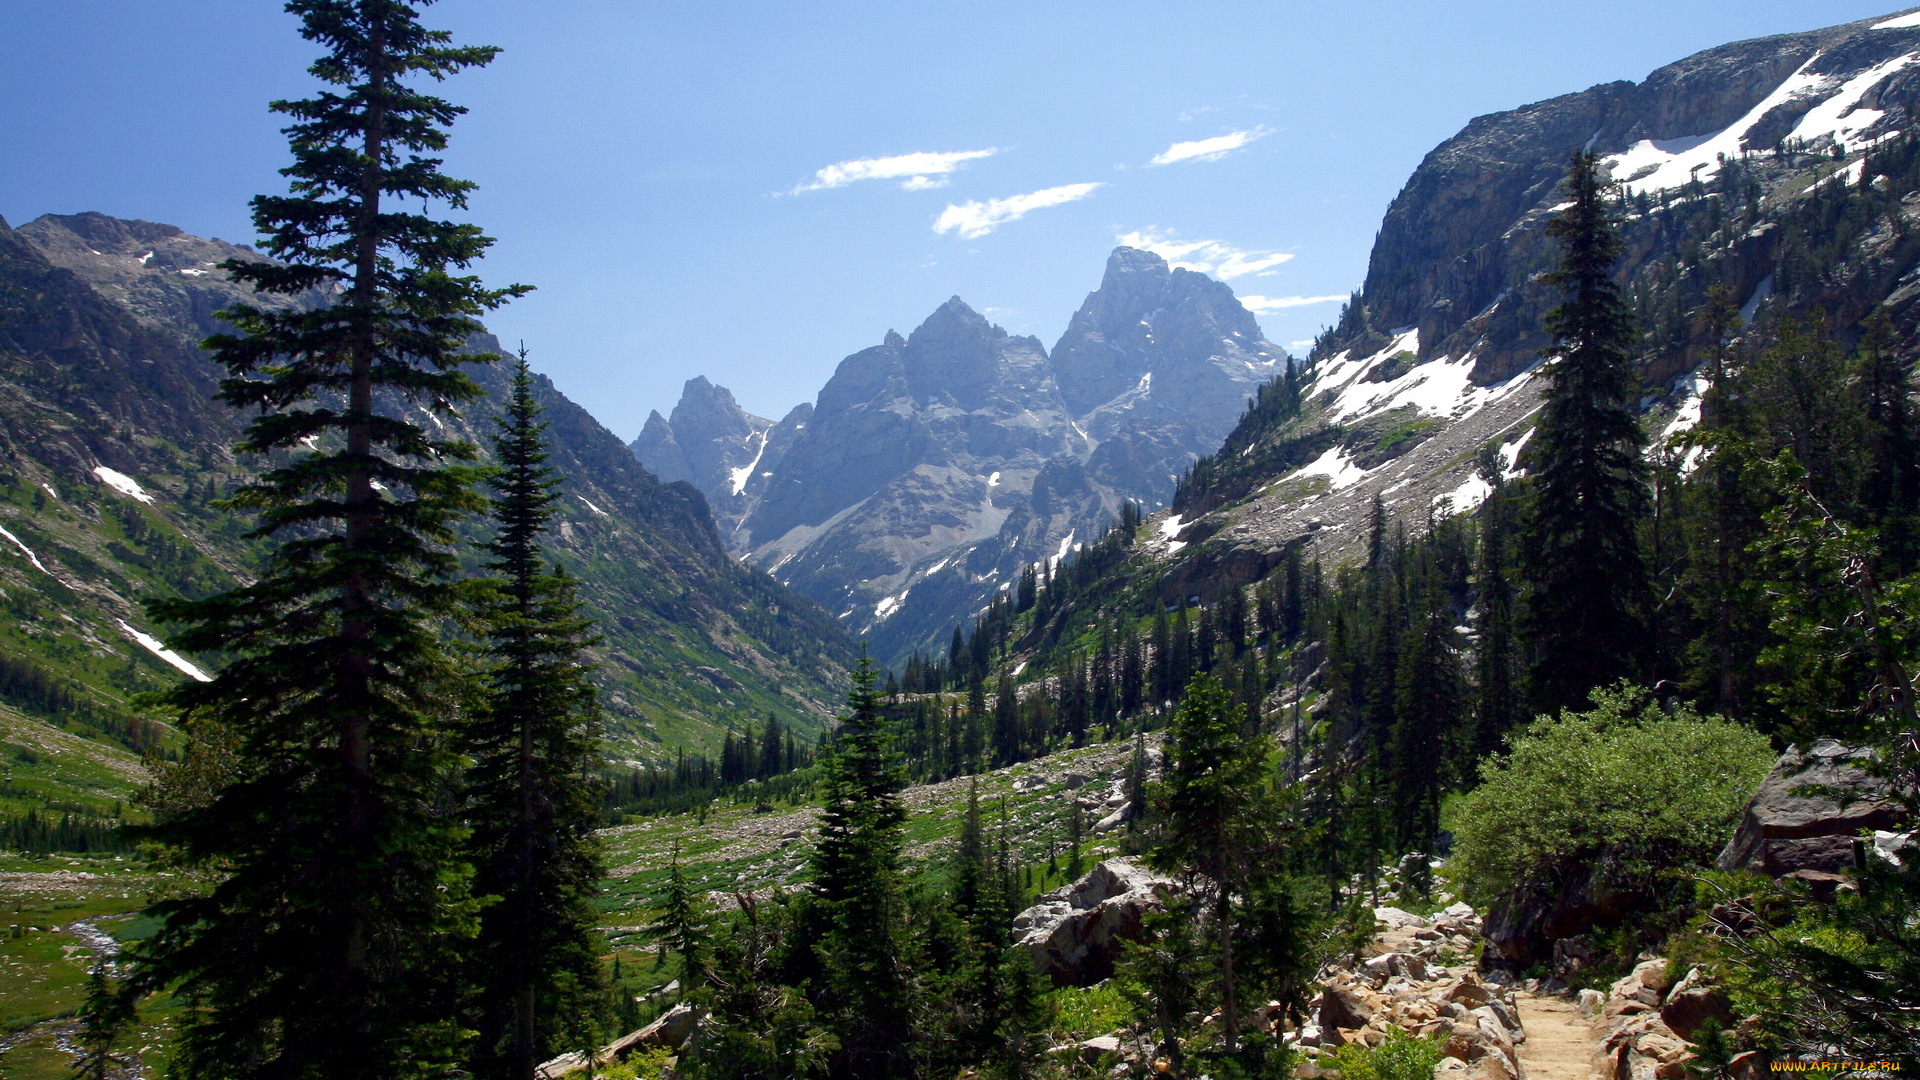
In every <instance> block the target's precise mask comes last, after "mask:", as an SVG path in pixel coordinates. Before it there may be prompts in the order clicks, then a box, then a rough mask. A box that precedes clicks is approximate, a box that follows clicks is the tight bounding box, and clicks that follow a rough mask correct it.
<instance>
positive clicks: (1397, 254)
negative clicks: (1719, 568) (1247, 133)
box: [1105, 13, 1920, 613]
mask: <svg viewBox="0 0 1920 1080" xmlns="http://www.w3.org/2000/svg"><path fill="white" fill-rule="evenodd" d="M1915 105H1920V13H1914V14H1908V15H1902V16H1892V17H1886V18H1880V19H1871V20H1864V21H1862V22H1857V23H1850V24H1847V25H1844V26H1838V27H1833V28H1830V29H1825V30H1818V31H1812V32H1808V33H1802V34H1791V35H1783V36H1779V37H1772V38H1765V39H1761V40H1757V41H1748V42H1738V43H1735V44H1731V45H1726V46H1722V47H1719V48H1716V49H1711V50H1708V51H1706V52H1703V53H1700V54H1698V55H1696V56H1693V57H1689V58H1687V59H1685V60H1682V61H1680V62H1678V63H1676V64H1672V65H1670V66H1668V67H1664V68H1661V69H1660V70H1658V71H1656V72H1654V73H1653V74H1651V75H1650V76H1648V78H1647V79H1646V80H1645V81H1643V82H1640V83H1637V84H1636V83H1624V82H1623V83H1612V84H1607V85H1603V86H1597V87H1594V88H1592V89H1589V90H1585V91H1581V92H1579V93H1574V94H1568V95H1565V96H1563V97H1559V98H1554V99H1552V100H1549V101H1544V102H1540V103H1537V104H1534V105H1529V106H1525V107H1523V108H1519V109H1515V110H1512V111H1510V112H1504V113H1496V114H1493V115H1490V116H1483V117H1480V118H1478V119H1475V120H1473V121H1472V122H1470V123H1469V124H1467V126H1466V127H1465V128H1464V129H1463V130H1462V131H1461V132H1460V134H1458V135H1456V136H1455V137H1453V138H1452V139H1449V140H1448V141H1447V142H1445V143H1443V144H1442V145H1441V146H1439V147H1438V148H1436V149H1435V150H1434V151H1433V152H1432V153H1431V154H1429V155H1428V156H1427V158H1426V159H1425V161H1423V162H1422V164H1421V165H1420V167H1419V168H1418V169H1417V170H1416V171H1415V172H1414V174H1413V176H1412V177H1411V178H1410V179H1409V180H1408V182H1407V184H1406V187H1405V188H1404V189H1403V190H1402V191H1401V193H1400V195H1399V196H1398V197H1397V198H1396V199H1395V200H1394V202H1393V204H1392V206H1391V207H1390V209H1389V210H1388V212H1387V216H1386V219H1385V221H1384V223H1383V224H1382V227H1381V231H1380V235H1379V239H1378V241H1377V243H1376V245H1375V247H1374V250H1373V253H1372V257H1371V262H1370V265H1369V271H1368V275H1367V280H1366V283H1365V285H1364V286H1363V288H1362V289H1361V290H1360V291H1359V292H1358V293H1356V294H1355V296H1354V297H1353V300H1352V302H1351V303H1349V304H1348V305H1347V307H1346V308H1345V309H1344V311H1343V313H1342V315H1341V318H1340V321H1339V323H1338V325H1337V326H1336V327H1335V328H1334V329H1332V330H1331V331H1329V332H1328V333H1327V334H1325V335H1323V336H1322V337H1321V339H1320V340H1319V341H1318V342H1317V343H1316V344H1315V347H1314V350H1313V352H1312V355H1311V359H1310V361H1309V363H1310V367H1309V368H1308V370H1307V371H1306V374H1305V378H1304V380H1303V384H1302V387H1301V392H1300V398H1301V405H1300V407H1299V409H1298V410H1297V411H1293V410H1291V409H1278V408H1265V409H1253V410H1249V412H1248V413H1247V414H1246V415H1245V417H1243V419H1242V421H1241V423H1240V424H1239V425H1238V426H1237V427H1236V428H1235V430H1234V431H1233V432H1232V433H1230V434H1229V435H1228V436H1227V439H1226V442H1225V443H1224V444H1223V447H1222V449H1221V450H1220V451H1218V452H1217V453H1215V454H1213V455H1211V456H1210V457H1208V458H1205V459H1203V460H1202V461H1201V462H1200V463H1199V464H1198V465H1197V466H1196V470H1195V474H1194V477H1193V479H1192V480H1191V481H1190V482H1188V483H1185V484H1183V485H1182V487H1181V490H1180V491H1179V493H1178V494H1177V495H1176V497H1175V499H1174V501H1173V504H1172V505H1171V506H1170V507H1169V513H1168V514H1167V516H1166V517H1165V518H1163V519H1161V520H1159V521H1157V522H1154V523H1151V527H1150V529H1149V530H1148V532H1147V533H1146V534H1145V535H1147V536H1148V537H1149V538H1150V540H1149V542H1147V543H1144V544H1136V545H1135V547H1134V551H1133V553H1132V554H1131V555H1130V556H1129V562H1128V565H1127V566H1126V567H1124V568H1123V569H1121V570H1120V571H1119V572H1118V573H1117V576H1116V578H1115V580H1114V582H1113V583H1112V588H1110V589H1106V590H1105V592H1106V594H1107V595H1111V596H1126V597H1129V598H1131V599H1134V600H1137V598H1138V597H1140V596H1143V595H1147V594H1152V595H1154V596H1156V597H1158V599H1160V600H1162V601H1165V602H1175V601H1177V600H1181V599H1189V598H1191V597H1193V596H1196V595H1197V596H1200V597H1201V598H1202V599H1203V600H1211V599H1213V598H1215V597H1218V596H1220V595H1223V594H1224V592H1225V590H1228V589H1231V588H1234V587H1236V586H1241V585H1246V584H1249V583H1251V582H1253V581H1257V580H1260V579H1261V578H1263V577H1264V576H1265V575H1266V574H1268V573H1269V572H1271V571H1272V570H1273V569H1274V567H1275V566H1277V565H1278V564H1279V562H1280V561H1281V558H1282V553H1283V552H1284V551H1285V550H1287V549H1288V548H1289V547H1293V548H1298V549H1301V550H1303V551H1305V552H1307V553H1308V556H1309V557H1312V556H1315V555H1317V556H1318V557H1320V558H1321V559H1322V560H1323V562H1325V563H1326V564H1327V565H1328V566H1330V567H1331V566H1337V565H1339V564H1340V563H1342V562H1345V561H1348V560H1350V559H1352V558H1354V557H1355V556H1356V554H1357V553H1358V552H1359V550H1360V548H1361V545H1362V544H1363V543H1364V532H1365V529H1364V523H1365V520H1366V517H1367V515H1368V512H1369V508H1370V506H1371V504H1372V502H1373V500H1374V498H1375V497H1376V496H1378V497H1380V498H1381V499H1382V500H1383V501H1384V503H1385V504H1386V506H1387V508H1388V511H1389V513H1390V515H1391V516H1392V517H1393V518H1395V519H1397V520H1399V521H1400V522H1403V523H1404V524H1405V525H1406V526H1407V527H1408V529H1409V530H1410V531H1413V532H1416V533H1417V532H1419V531H1421V530H1422V529H1424V528H1425V526H1426V523H1427V522H1428V521H1429V519H1430V518H1431V517H1433V516H1436V515H1444V514H1447V513H1454V512H1460V511H1464V510H1467V509H1471V508H1472V507H1474V506H1476V505H1478V503H1479V501H1480V500H1481V499H1482V498H1484V497H1485V495H1486V493H1487V492H1488V491H1489V490H1490V482H1497V481H1498V480H1499V479H1500V478H1502V477H1510V476H1513V475H1516V474H1517V473H1518V472H1520V471H1522V470H1524V468H1525V467H1526V457H1525V453H1524V448H1525V444H1526V441H1527V438H1528V436H1529V433H1530V431H1531V426H1532V415H1533V413H1534V411H1535V410H1536V409H1537V408H1538V405H1539V391H1540V387H1539V386H1538V385H1537V384H1536V382H1535V379H1534V376H1535V372H1536V365H1537V363H1538V356H1539V349H1540V348H1541V347H1542V346H1544V345H1545V344H1546V338H1545V336H1544V334H1543V332H1542V331H1541V329H1540V326H1541V320H1542V317H1543V316H1544V314H1545V312H1546V311H1547V310H1548V309H1549V308H1550V307H1551V306H1552V305H1553V304H1554V303H1555V302H1556V301H1557V298H1556V297H1555V295H1554V294H1553V293H1552V291H1551V290H1550V289H1549V288H1548V287H1547V286H1545V285H1544V284H1543V283H1541V282H1540V281H1539V280H1538V279H1539V275H1540V273H1541V272H1542V271H1543V270H1545V269H1547V268H1549V267H1550V266H1551V265H1552V264H1553V262H1554V260H1555V258H1556V251H1555V245H1554V244H1553V243H1552V241H1551V240H1550V238H1549V237H1548V236H1547V235H1546V226H1547V224H1548V223H1549V221H1550V220H1551V218H1552V215H1553V213H1554V211H1555V210H1556V209H1557V208H1558V207H1559V205H1560V203H1561V195H1560V191H1559V187H1558V184H1559V180H1560V178H1561V177H1562V176H1563V175H1564V172H1565V168H1566V163H1567V160H1568V158H1569V157H1570V156H1571V155H1572V154H1573V153H1575V152H1577V151H1580V150H1582V149H1583V148H1591V149H1593V150H1594V151H1596V152H1598V153H1600V154H1601V155H1602V156H1603V157H1604V158H1605V159H1606V161H1607V162H1608V164H1609V167H1610V169H1611V172H1612V175H1613V176H1614V178H1615V179H1617V180H1619V181H1620V182H1621V184H1622V188H1621V191H1622V195H1623V198H1622V201H1621V203H1620V205H1619V211H1620V216H1621V219H1622V235H1623V239H1624V246H1625V255H1624V257H1623V259H1622V262H1621V264H1620V267H1619V271H1618V273H1619V277H1620V280H1621V281H1622V283H1623V285H1624V287H1625V290H1626V293H1627V295H1628V297H1629V298H1630V300H1631V302H1632V303H1633V305H1634V308H1635V313H1636V315H1637V317H1638V322H1639V324H1640V326H1641V327H1642V330H1643V335H1642V340H1641V342H1640V353H1641V356H1640V367H1641V374H1642V379H1643V385H1644V395H1645V396H1644V398H1643V401H1642V406H1643V408H1644V409H1645V411H1646V414H1647V420H1646V423H1647V425H1648V427H1649V429H1650V432H1651V434H1652V435H1653V436H1654V441H1655V443H1656V444H1662V443H1664V442H1665V440H1666V439H1667V438H1668V437H1670V436H1673V435H1677V434H1679V433H1680V432H1682V431H1684V430H1685V429H1686V428H1688V427H1689V426H1691V424H1693V423H1694V422H1695V421H1696V420H1697V418H1698V414H1699V406H1698V402H1699V394H1700V392H1701V390H1702V389H1703V387H1704V381H1703V376H1702V375H1701V368H1702V365H1703V362H1704V361H1705V360H1706V359H1707V358H1708V357H1709V355H1710V353H1711V352H1712V350H1713V348H1714V347H1715V346H1716V344H1717V343H1716V342H1715V341H1713V340H1711V338H1712V335H1711V334H1710V332H1709V330H1708V328H1707V326H1706V325H1705V321H1704V319H1703V318H1701V317H1700V315H1699V312H1700V311H1701V310H1702V309H1703V308H1704V307H1705V305H1706V302H1707V297H1708V294H1709V290H1711V289H1713V288H1714V287H1716V286H1718V287H1724V289H1725V290H1726V291H1727V294H1728V295H1729V296H1730V297H1731V299H1732V301H1733V302H1734V303H1735V304H1737V305H1739V306H1740V309H1741V310H1740V316H1741V322H1742V329H1740V330H1738V331H1737V333H1740V334H1744V335H1748V336H1750V337H1751V338H1752V339H1754V340H1756V341H1764V340H1765V338H1766V336H1767V334H1768V333H1769V331H1770V328H1771V327H1773V326H1776V325H1778V324H1779V323H1780V321H1782V320H1785V319H1789V318H1796V319H1797V318H1808V317H1813V316H1814V315H1815V313H1819V317H1821V318H1824V319H1825V321H1826V324H1827V325H1828V326H1829V327H1830V328H1831V329H1832V330H1833V331H1834V332H1835V333H1837V335H1838V336H1839V337H1840V338H1841V339H1842V340H1843V341H1847V340H1852V339H1853V338H1854V337H1856V336H1857V335H1858V334H1859V333H1860V332H1861V331H1860V324H1861V322H1862V321H1863V320H1864V319H1865V318H1866V316H1867V315H1868V314H1870V313H1872V312H1874V311H1875V310H1880V311H1884V312H1886V313H1887V314H1888V315H1889V316H1890V318H1891V320H1892V329H1893V332H1894V336H1895V348H1896V349H1897V350H1898V351H1899V352H1900V353H1902V354H1904V355H1907V356H1915V355H1920V304H1916V302H1915V301H1916V300H1917V299H1920V239H1916V238H1920V140H1916V138H1915V134H1914V133H1913V132H1911V131H1909V130H1907V129H1908V128H1910V127H1911V125H1910V124H1909V123H1908V122H1907V121H1908V117H1909V115H1910V113H1909V110H1910V109H1912V108H1913V107H1914V106H1915ZM1136 613H1137V612H1136Z"/></svg>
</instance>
